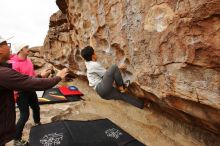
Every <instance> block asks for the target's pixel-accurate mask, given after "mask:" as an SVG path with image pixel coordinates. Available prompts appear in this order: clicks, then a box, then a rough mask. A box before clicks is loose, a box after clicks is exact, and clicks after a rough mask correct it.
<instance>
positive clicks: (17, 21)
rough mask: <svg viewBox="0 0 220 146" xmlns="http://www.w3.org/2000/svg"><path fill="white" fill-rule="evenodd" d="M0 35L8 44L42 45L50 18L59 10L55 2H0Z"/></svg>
mask: <svg viewBox="0 0 220 146" xmlns="http://www.w3.org/2000/svg"><path fill="white" fill-rule="evenodd" d="M0 6H1V8H0V20H1V21H0V35H1V36H3V37H4V38H7V37H11V36H13V38H12V39H10V40H9V41H8V42H10V43H12V44H15V43H20V42H22V43H27V44H29V46H30V47H34V46H41V45H43V42H44V39H45V36H46V34H47V31H48V29H49V20H50V16H51V15H52V14H53V13H55V12H57V11H58V10H59V9H58V7H57V5H56V2H55V0H0Z"/></svg>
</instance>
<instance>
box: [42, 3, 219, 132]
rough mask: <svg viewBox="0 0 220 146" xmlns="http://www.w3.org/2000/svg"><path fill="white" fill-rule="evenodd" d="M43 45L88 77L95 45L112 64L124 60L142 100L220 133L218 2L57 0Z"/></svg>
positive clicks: (49, 55)
mask: <svg viewBox="0 0 220 146" xmlns="http://www.w3.org/2000/svg"><path fill="white" fill-rule="evenodd" d="M56 2H57V5H58V7H59V8H60V11H58V12H57V13H55V14H53V15H52V16H51V18H50V29H49V31H48V35H47V37H46V39H45V42H44V48H43V49H41V55H43V57H44V59H45V60H46V61H47V62H49V63H52V64H53V65H54V66H56V67H57V68H63V67H68V68H70V70H71V71H72V73H73V74H75V75H80V76H81V75H85V66H84V63H83V59H82V58H81V57H80V50H81V49H82V48H83V47H85V46H87V45H91V46H93V47H94V48H95V50H96V52H97V54H98V57H99V60H100V61H101V62H102V63H103V64H104V65H105V66H106V67H108V66H109V65H111V64H113V63H118V62H125V63H126V64H127V71H128V72H129V77H130V78H131V79H132V81H134V82H136V84H133V88H131V90H132V93H133V94H136V95H137V96H138V97H140V98H143V99H146V100H150V101H153V102H154V103H156V104H157V105H159V107H160V108H161V109H162V110H163V111H167V112H168V113H171V114H172V115H173V116H175V117H177V118H178V119H181V120H183V121H185V122H187V123H190V124H194V125H197V126H201V127H203V128H205V129H207V130H209V131H211V132H213V133H215V134H217V135H220V1H219V0H199V1H198V0H176V1H173V0H108V1H107V0H57V1H56Z"/></svg>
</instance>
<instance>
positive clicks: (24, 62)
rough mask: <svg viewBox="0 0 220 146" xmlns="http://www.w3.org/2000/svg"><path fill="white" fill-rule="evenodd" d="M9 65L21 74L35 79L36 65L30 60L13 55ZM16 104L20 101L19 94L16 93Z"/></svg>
mask: <svg viewBox="0 0 220 146" xmlns="http://www.w3.org/2000/svg"><path fill="white" fill-rule="evenodd" d="M8 63H11V64H12V69H14V70H16V71H17V72H19V73H21V74H25V75H28V76H32V77H35V76H36V73H35V71H34V65H33V63H32V62H31V60H30V59H28V58H27V59H21V58H19V57H18V56H17V55H11V56H10V60H9V61H8ZM14 99H15V102H17V100H18V93H17V91H14Z"/></svg>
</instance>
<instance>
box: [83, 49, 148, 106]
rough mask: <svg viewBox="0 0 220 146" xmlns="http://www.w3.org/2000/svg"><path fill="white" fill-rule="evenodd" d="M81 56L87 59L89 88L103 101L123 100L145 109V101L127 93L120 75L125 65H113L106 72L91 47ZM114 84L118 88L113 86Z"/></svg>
mask: <svg viewBox="0 0 220 146" xmlns="http://www.w3.org/2000/svg"><path fill="white" fill-rule="evenodd" d="M81 56H82V57H83V58H84V59H85V65H86V68H87V78H88V81H89V86H91V87H93V89H94V90H95V91H96V92H97V93H98V94H99V95H100V96H101V97H102V98H103V99H107V100H110V99H116V100H123V101H125V102H128V103H130V104H132V105H134V106H136V107H138V108H143V107H144V103H143V101H141V100H139V99H136V98H135V97H132V96H131V95H129V94H127V93H125V88H124V83H123V79H122V76H121V73H120V68H124V67H125V66H124V65H121V66H119V67H118V66H117V65H112V66H111V67H110V68H109V69H108V70H106V69H105V68H104V67H103V66H102V65H101V64H100V63H99V62H97V56H96V54H95V52H94V49H93V48H92V47H91V46H87V47H85V48H84V49H82V51H81ZM114 83H115V84H116V86H117V88H115V87H114V86H113V84H114Z"/></svg>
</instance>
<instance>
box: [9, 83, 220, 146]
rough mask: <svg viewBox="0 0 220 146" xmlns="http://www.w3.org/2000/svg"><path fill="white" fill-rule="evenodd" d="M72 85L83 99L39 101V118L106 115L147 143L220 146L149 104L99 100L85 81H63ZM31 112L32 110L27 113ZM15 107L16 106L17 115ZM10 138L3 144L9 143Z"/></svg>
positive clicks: (211, 137)
mask: <svg viewBox="0 0 220 146" xmlns="http://www.w3.org/2000/svg"><path fill="white" fill-rule="evenodd" d="M65 84H68V85H75V86H77V87H78V88H79V90H80V91H82V92H83V93H84V96H83V99H85V100H84V101H78V102H69V103H60V104H50V105H41V122H42V124H44V123H49V122H51V121H56V120H61V119H68V120H92V119H101V118H108V119H110V120H111V121H112V122H114V123H115V124H117V125H118V126H119V127H121V128H122V129H123V130H125V131H126V132H128V133H129V134H130V135H132V136H133V137H135V138H136V139H138V140H139V141H141V142H142V143H144V144H146V145H148V146H207V145H212V146H220V141H219V140H218V137H217V136H215V135H213V134H210V133H209V132H207V131H204V130H201V129H199V128H195V127H192V126H191V125H187V124H184V123H181V122H180V121H178V120H175V119H173V118H172V116H167V115H166V114H164V113H163V111H159V112H158V111H155V110H154V109H153V108H151V105H149V107H146V108H144V109H143V110H141V109H138V108H136V107H133V106H132V105H129V104H128V103H125V102H123V101H115V100H103V99H101V98H100V97H99V96H98V95H97V94H96V93H95V91H94V90H93V89H92V88H90V87H89V86H88V84H87V82H85V81H81V80H79V79H74V80H73V81H72V82H68V83H65ZM31 115H32V114H31ZM18 117H19V111H18V109H17V119H18ZM32 126H33V120H32V117H31V116H30V120H29V121H28V122H27V123H26V126H25V129H24V132H23V138H24V139H26V140H28V137H29V131H30V128H31V127H32ZM12 145H13V142H10V143H9V144H7V146H12Z"/></svg>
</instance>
